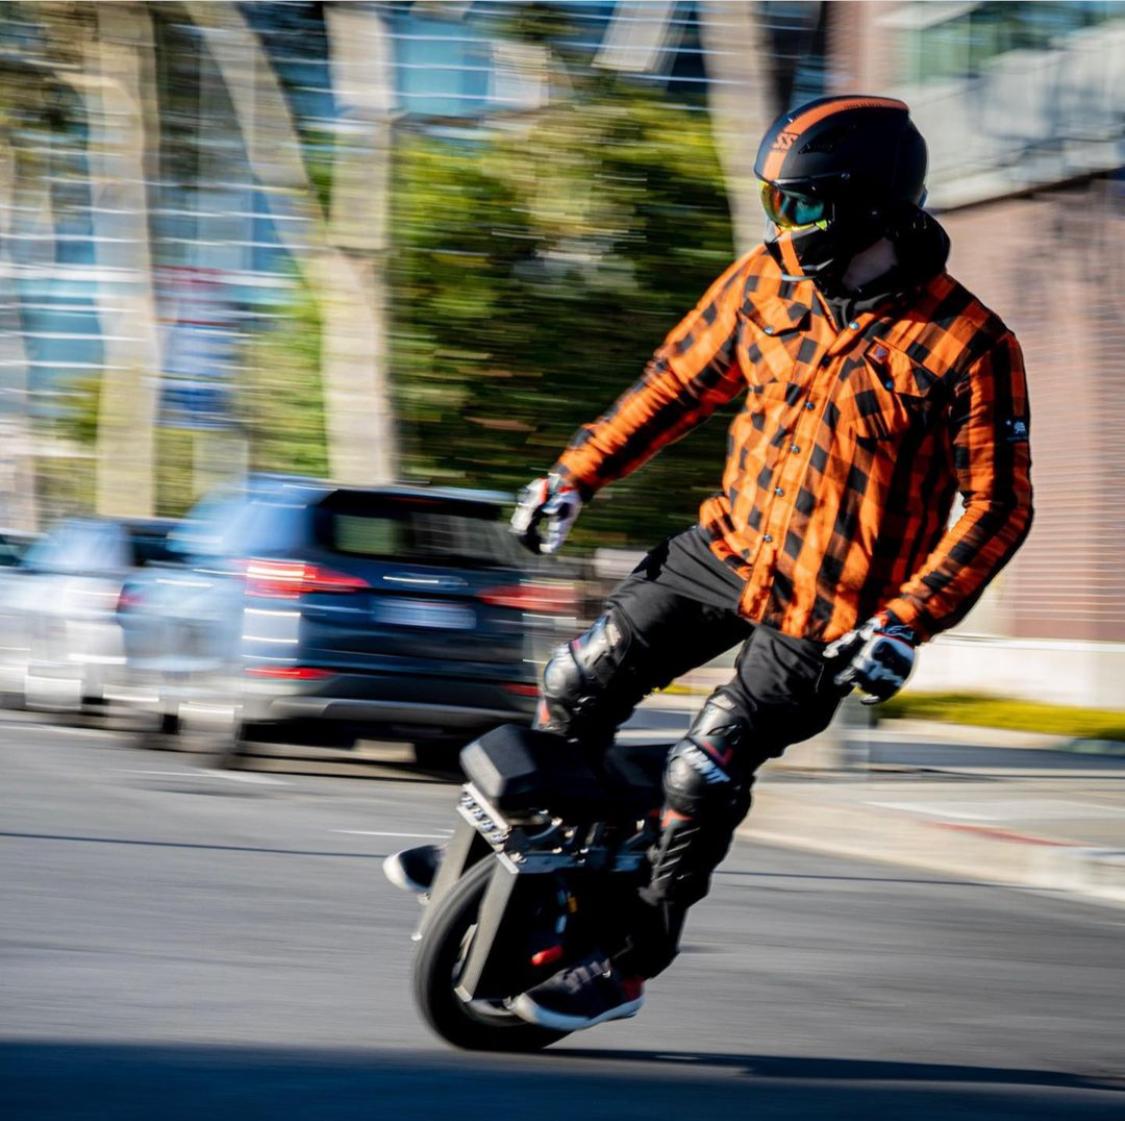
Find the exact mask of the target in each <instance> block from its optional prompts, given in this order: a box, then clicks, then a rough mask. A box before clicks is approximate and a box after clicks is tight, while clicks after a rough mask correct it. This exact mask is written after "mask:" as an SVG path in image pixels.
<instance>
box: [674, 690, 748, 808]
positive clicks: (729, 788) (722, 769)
mask: <svg viewBox="0 0 1125 1121" xmlns="http://www.w3.org/2000/svg"><path fill="white" fill-rule="evenodd" d="M750 735H751V729H750V723H749V721H748V720H747V719H746V717H745V716H744V715H743V713H742V711H741V709H740V708H739V706H738V705H736V704H735V702H734V701H733V699H732V698H731V697H729V696H728V695H727V694H726V693H724V692H722V691H721V690H720V691H719V692H716V693H713V694H712V695H711V696H710V697H709V698H708V699H707V703H706V704H705V705H704V706H703V709H702V711H701V712H700V713H699V715H698V716H696V718H695V720H694V721H693V722H692V725H691V727H690V728H689V729H688V732H687V735H686V736H685V737H684V738H683V739H682V740H680V742H679V743H677V744H676V746H675V747H673V748H672V751H671V752H670V754H669V756H668V763H667V765H666V766H665V769H664V796H665V801H666V803H667V806H668V807H669V808H670V809H671V810H673V811H674V812H676V813H678V814H683V815H686V816H687V817H689V818H695V816H696V815H697V814H699V813H700V812H701V811H702V812H707V811H711V812H717V813H722V811H723V810H724V809H727V810H729V811H730V812H735V811H736V810H737V809H738V807H739V806H742V807H743V808H742V812H743V813H745V811H746V808H748V803H747V801H746V799H747V794H748V791H749V787H750V780H749V778H748V777H747V776H746V775H745V766H744V763H743V757H744V756H745V755H746V754H747V751H746V742H747V740H748V739H749V737H750Z"/></svg>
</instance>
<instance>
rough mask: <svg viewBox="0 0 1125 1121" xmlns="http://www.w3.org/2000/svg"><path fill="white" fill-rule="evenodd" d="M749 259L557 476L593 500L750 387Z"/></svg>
mask: <svg viewBox="0 0 1125 1121" xmlns="http://www.w3.org/2000/svg"><path fill="white" fill-rule="evenodd" d="M749 259H750V255H747V256H746V257H743V258H741V259H740V260H738V261H736V262H735V263H734V264H733V265H732V266H731V267H730V268H729V269H727V271H726V272H724V273H723V275H722V276H720V277H719V279H718V280H716V281H715V283H714V284H712V285H711V287H710V288H709V289H708V290H707V292H706V293H705V294H704V296H703V298H702V299H701V300H700V301H699V303H698V304H697V305H696V307H695V308H694V309H693V310H692V311H691V312H690V313H689V314H688V315H687V316H686V317H685V318H684V319H683V320H682V321H681V322H680V324H679V325H678V326H677V327H676V328H675V329H674V330H673V331H672V332H671V333H670V334H669V335H668V337H667V338H666V339H665V340H664V343H663V344H662V345H661V347H660V349H659V350H657V351H656V353H655V354H654V355H653V357H652V359H651V360H650V361H649V363H648V366H647V367H646V368H645V371H644V374H643V375H642V377H641V378H640V380H639V381H638V382H636V383H635V384H634V385H632V386H631V387H630V388H629V389H627V390H626V391H625V392H624V393H623V394H622V395H621V397H619V398H618V400H617V401H616V403H615V404H614V405H613V406H612V407H611V408H610V409H609V410H608V411H607V412H605V413H603V414H602V415H601V416H600V417H599V418H598V419H597V420H595V421H594V422H593V423H592V424H587V425H584V426H583V427H582V428H580V429H579V430H578V432H577V434H576V435H575V437H574V439H573V440H571V442H570V445H569V446H568V447H567V449H566V450H565V451H564V452H563V454H562V455H561V456H560V457H559V461H558V462H557V463H556V464H555V466H554V468H553V471H555V472H557V473H558V474H560V475H562V476H563V477H564V478H566V479H568V480H570V481H571V482H573V483H574V484H575V485H576V486H578V488H579V489H580V490H582V491H584V492H585V493H586V494H587V495H592V494H594V493H595V492H596V491H597V490H599V489H600V488H601V487H603V486H605V485H606V484H607V483H610V482H613V480H614V479H620V478H623V477H624V476H625V475H628V474H629V473H630V472H632V471H635V470H636V469H637V468H638V467H640V466H641V465H642V464H643V463H645V462H647V461H648V460H649V459H651V458H652V457H653V456H654V455H655V454H656V453H657V452H658V451H659V450H660V449H661V448H663V447H665V446H666V445H667V444H670V443H672V442H673V441H674V440H678V439H679V438H680V437H681V436H683V435H684V434H685V433H687V432H689V431H690V430H691V429H692V428H694V427H695V426H696V425H697V424H700V423H701V422H702V421H704V420H706V419H707V417H709V416H710V415H711V414H712V413H713V412H714V411H715V409H717V408H718V407H719V406H720V405H723V404H725V403H726V402H728V401H730V400H732V399H733V398H735V397H736V396H737V395H738V394H739V392H740V391H741V390H742V389H744V388H745V386H746V383H745V379H744V378H743V376H742V374H741V372H740V370H739V367H738V363H737V361H736V358H735V340H736V337H737V334H738V310H739V308H740V307H741V306H742V302H743V299H744V295H745V288H746V284H747V281H748V274H749Z"/></svg>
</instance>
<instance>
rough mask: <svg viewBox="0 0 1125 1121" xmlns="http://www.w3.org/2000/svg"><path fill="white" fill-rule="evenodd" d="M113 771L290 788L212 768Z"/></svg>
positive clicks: (276, 780) (270, 779)
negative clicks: (214, 779) (213, 779)
mask: <svg viewBox="0 0 1125 1121" xmlns="http://www.w3.org/2000/svg"><path fill="white" fill-rule="evenodd" d="M115 770H116V771H117V772H118V773H119V774H123V775H162V776H163V777H164V778H221V779H226V780H227V782H249V783H254V784H257V785H259V786H290V785H291V784H290V783H288V782H286V781H285V779H282V778H273V777H272V776H270V775H247V774H236V773H232V772H228V771H218V770H215V769H214V768H213V767H200V768H199V770H197V771H142V770H139V769H138V768H136V767H116V768H115Z"/></svg>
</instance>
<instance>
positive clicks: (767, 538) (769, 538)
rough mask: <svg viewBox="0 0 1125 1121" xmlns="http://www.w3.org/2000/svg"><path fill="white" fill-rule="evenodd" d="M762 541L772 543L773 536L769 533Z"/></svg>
mask: <svg viewBox="0 0 1125 1121" xmlns="http://www.w3.org/2000/svg"><path fill="white" fill-rule="evenodd" d="M762 540H763V541H772V540H773V535H772V534H770V533H767V534H766V535H765V537H763V538H762Z"/></svg>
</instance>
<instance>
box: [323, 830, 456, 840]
mask: <svg viewBox="0 0 1125 1121" xmlns="http://www.w3.org/2000/svg"><path fill="white" fill-rule="evenodd" d="M331 832H333V833H347V834H349V835H350V836H352V837H420V838H425V839H428V840H434V839H438V840H441V839H443V838H445V837H448V836H449V835H450V834H451V833H452V832H453V830H452V829H443V830H442V831H441V832H440V833H388V832H385V831H384V830H380V829H333V830H331Z"/></svg>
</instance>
